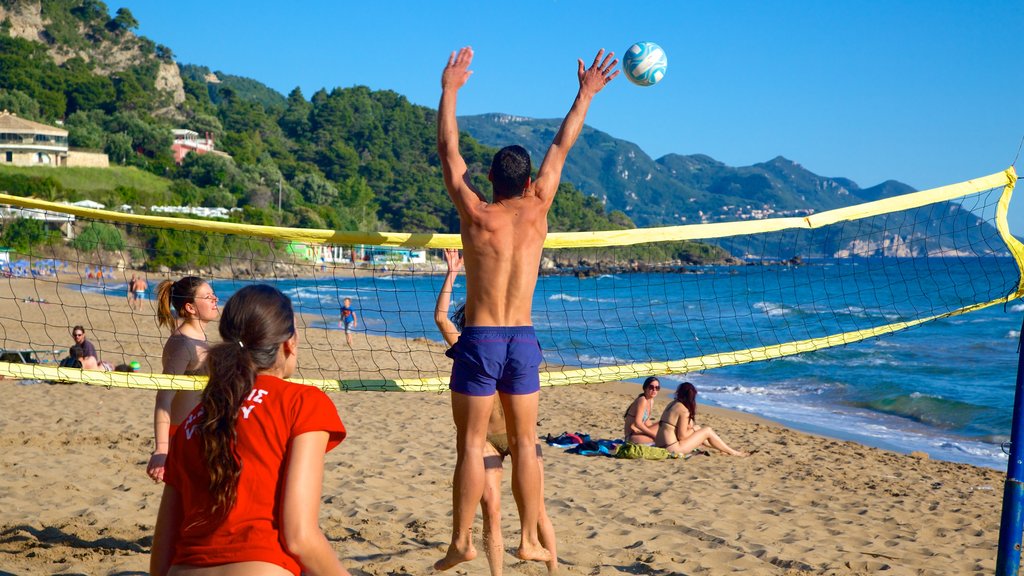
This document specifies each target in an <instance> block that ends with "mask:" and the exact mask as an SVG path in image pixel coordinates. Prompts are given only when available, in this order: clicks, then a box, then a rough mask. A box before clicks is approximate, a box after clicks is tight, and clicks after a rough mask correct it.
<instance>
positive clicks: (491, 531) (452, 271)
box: [434, 248, 558, 576]
mask: <svg viewBox="0 0 1024 576" xmlns="http://www.w3.org/2000/svg"><path fill="white" fill-rule="evenodd" d="M444 259H445V262H446V263H447V264H448V273H447V274H446V275H445V277H444V282H443V283H442V284H441V290H440V291H439V292H438V293H437V304H435V305H434V323H435V324H437V329H438V330H440V332H441V336H442V337H443V338H444V341H445V343H446V344H448V347H449V348H451V347H452V346H455V343H456V342H458V340H459V335H460V333H461V332H462V329H463V328H464V327H465V319H466V317H465V315H464V314H463V312H464V311H465V306H464V305H461V306H457V307H456V308H455V312H454V313H453V314H452V315H451V317H450V318H449V316H448V308H449V306H450V300H451V294H452V286H453V285H454V284H455V278H456V277H457V276H458V275H459V270H461V269H462V256H461V255H459V251H458V250H457V249H455V248H445V249H444ZM536 446H537V471H538V474H539V476H540V489H541V494H543V493H544V459H543V456H542V455H541V447H540V442H539V441H538V442H537V443H536ZM511 453H512V452H511V450H510V448H509V442H508V433H507V432H506V426H505V412H504V411H503V410H502V409H501V403H500V402H495V403H494V407H493V408H492V410H491V417H490V419H489V420H488V422H487V444H485V445H484V493H483V496H482V497H481V498H480V509H481V510H482V511H483V517H484V554H485V555H486V556H487V565H488V567H489V568H490V570H491V576H501V575H502V573H503V572H504V554H505V542H504V538H503V537H502V534H501V477H502V473H503V472H504V462H505V457H506V456H509V455H511ZM539 520H540V524H539V525H538V526H537V532H538V537H539V538H540V543H541V545H542V546H543V547H544V548H545V549H547V550H548V551H549V552H550V553H551V558H550V559H549V560H548V561H547V562H545V564H546V565H547V568H548V574H554V573H556V572H557V571H558V551H557V547H556V544H555V528H554V526H553V525H552V524H551V518H549V517H548V512H547V507H546V506H544V499H543V498H541V500H540V515H539Z"/></svg>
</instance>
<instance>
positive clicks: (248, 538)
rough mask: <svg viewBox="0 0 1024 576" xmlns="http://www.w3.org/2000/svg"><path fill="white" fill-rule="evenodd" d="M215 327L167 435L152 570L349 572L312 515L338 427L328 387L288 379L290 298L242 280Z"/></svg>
mask: <svg viewBox="0 0 1024 576" xmlns="http://www.w3.org/2000/svg"><path fill="white" fill-rule="evenodd" d="M219 331H220V336H221V338H222V340H223V341H222V342H221V343H220V344H217V345H215V346H213V347H211V348H210V350H209V353H208V362H209V373H210V380H209V383H208V384H207V386H206V389H205V390H204V391H203V395H202V402H201V404H200V405H199V406H197V407H196V408H195V409H194V410H192V412H191V413H190V414H189V415H188V418H187V419H186V420H185V421H184V423H183V424H182V426H183V427H184V428H185V429H184V430H182V431H181V432H182V433H180V434H176V435H175V436H174V438H173V440H172V446H171V451H170V453H169V455H168V459H167V472H166V483H165V484H164V491H163V496H162V498H161V500H160V512H159V513H158V515H157V522H156V529H155V531H154V534H153V546H152V553H151V555H150V561H149V568H150V573H151V574H154V575H156V576H165V575H166V574H168V573H173V574H175V576H232V575H237V574H263V575H269V574H274V575H280V574H289V573H290V574H295V575H296V576H299V575H300V574H308V575H317V576H325V575H326V576H347V575H348V574H349V572H348V571H347V570H345V568H344V567H343V566H342V565H341V562H340V561H339V560H338V557H337V555H336V553H335V552H334V548H333V547H332V546H331V543H330V542H328V540H327V538H326V537H324V534H323V532H322V531H321V530H320V523H319V516H320V496H321V494H322V491H323V474H324V454H325V453H326V452H329V451H330V450H332V449H333V448H334V447H336V446H337V445H338V444H340V443H341V441H342V440H344V438H345V435H346V432H345V426H344V425H343V424H342V422H341V418H339V417H338V410H337V408H335V406H334V403H333V402H332V401H331V399H330V398H328V397H327V394H325V393H324V392H323V391H321V390H319V389H317V388H313V387H311V386H305V385H303V384H294V383H291V382H287V381H286V380H285V379H286V378H288V377H290V376H291V375H292V374H294V373H295V369H296V366H297V364H298V351H299V345H298V334H297V333H296V331H295V312H294V309H293V308H292V303H291V301H290V300H289V299H288V297H287V296H285V295H284V294H282V293H281V291H280V290H278V289H277V288H274V287H273V286H269V285H267V284H256V285H253V286H246V287H245V288H242V289H241V290H239V291H238V292H236V293H235V294H234V296H232V297H231V300H229V301H228V303H227V306H225V307H224V316H223V318H222V319H221V321H220V325H219ZM172 568H173V569H172Z"/></svg>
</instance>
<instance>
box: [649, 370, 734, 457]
mask: <svg viewBox="0 0 1024 576" xmlns="http://www.w3.org/2000/svg"><path fill="white" fill-rule="evenodd" d="M659 422H660V423H661V426H660V427H659V428H658V434H657V438H656V442H655V446H658V447H659V448H665V449H667V450H668V451H669V452H671V453H673V454H689V453H690V452H692V451H694V450H695V449H697V448H699V447H701V446H702V445H704V446H709V447H711V448H714V449H715V450H719V451H721V452H722V453H724V454H728V455H730V456H749V455H750V453H748V452H741V451H739V450H735V449H733V448H731V447H730V446H729V445H728V444H726V443H725V441H724V440H722V439H721V438H720V437H719V436H718V434H716V433H715V431H714V430H712V429H711V427H710V426H703V427H702V426H698V425H697V387H696V386H694V385H693V384H691V383H689V382H683V383H682V384H680V385H679V388H677V389H676V395H675V398H674V399H673V400H672V402H669V404H668V406H665V411H664V412H662V413H661V419H660V420H659Z"/></svg>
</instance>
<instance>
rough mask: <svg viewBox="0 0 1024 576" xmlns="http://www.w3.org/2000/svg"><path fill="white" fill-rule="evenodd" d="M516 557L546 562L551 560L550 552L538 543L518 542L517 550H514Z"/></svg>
mask: <svg viewBox="0 0 1024 576" xmlns="http://www.w3.org/2000/svg"><path fill="white" fill-rule="evenodd" d="M516 558H519V559H520V560H532V561H537V562H547V561H549V560H551V552H549V551H548V549H547V548H545V547H543V546H541V545H540V544H535V545H532V546H531V545H529V544H527V543H526V542H522V543H520V544H519V550H517V551H516Z"/></svg>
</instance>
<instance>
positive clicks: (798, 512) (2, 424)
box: [0, 360, 1002, 576]
mask: <svg viewBox="0 0 1024 576" xmlns="http://www.w3.org/2000/svg"><path fill="white" fill-rule="evenodd" d="M300 363H301V360H300ZM0 385H2V386H7V387H8V388H7V389H6V390H5V402H4V403H3V404H0V447H2V448H3V449H2V450H0V468H2V469H3V470H4V471H5V473H4V474H3V475H2V477H0V510H2V511H3V512H0V569H2V570H5V571H8V572H11V573H17V574H21V573H33V574H35V573H54V572H68V571H71V572H77V573H87V574H119V573H136V572H144V571H145V570H146V568H147V566H148V551H149V543H150V538H151V536H152V528H153V522H154V521H155V517H156V510H157V507H158V504H159V494H160V487H159V486H158V485H156V484H154V483H153V482H151V481H150V480H149V479H148V478H147V477H146V476H145V471H144V468H145V462H146V460H147V458H148V453H149V448H150V444H151V439H150V431H149V427H150V423H149V420H150V418H151V411H152V410H151V406H152V404H151V398H152V392H150V391H141V390H131V389H105V388H100V387H93V386H82V385H48V384H34V385H25V386H21V385H13V383H11V382H9V381H8V382H0ZM635 393H636V390H635V388H634V387H633V385H632V384H631V383H612V384H594V385H588V386H577V387H559V388H553V389H546V390H545V391H544V392H542V394H541V406H540V413H539V425H538V432H539V433H540V434H541V435H542V436H543V435H544V434H547V433H550V434H552V435H557V434H559V433H561V432H563V431H577V430H578V431H581V432H585V433H588V434H591V435H592V437H593V438H603V437H617V436H618V435H619V434H621V431H622V418H621V416H622V409H623V408H624V407H625V406H627V405H628V403H629V401H630V400H631V399H632V398H633V397H634V396H635ZM330 398H331V399H332V400H333V401H334V403H335V405H336V406H337V407H338V410H339V413H340V414H341V417H342V420H343V421H344V422H345V425H346V427H347V428H348V430H349V437H348V438H347V439H346V440H345V442H343V443H342V445H341V446H340V447H339V448H338V449H336V450H334V451H332V452H330V453H328V455H327V457H326V465H325V475H324V490H323V504H322V508H321V519H320V522H321V526H322V527H323V529H324V532H325V534H326V535H327V537H328V539H329V541H330V542H331V544H332V546H333V547H334V548H335V550H336V551H337V553H338V555H339V557H341V558H342V561H343V563H344V564H345V565H346V566H347V567H348V568H349V569H350V570H352V573H353V574H355V575H360V576H366V575H375V576H376V575H380V576H383V575H404V576H413V575H419V574H425V573H427V572H426V567H427V566H429V565H430V563H432V562H433V561H434V560H437V559H438V558H440V557H441V556H442V555H443V551H444V548H445V546H446V545H447V540H448V537H449V535H450V527H451V525H450V512H451V500H450V497H451V484H450V481H451V474H452V470H453V467H454V463H455V457H454V449H453V447H454V436H455V431H454V426H453V424H452V422H451V414H450V406H449V399H448V395H447V394H396V393H393V392H363V393H359V394H355V393H345V394H340V393H333V394H330ZM659 404H660V403H659ZM55 407H57V408H55ZM384 414H386V415H387V417H388V422H387V424H386V426H387V430H388V435H389V436H390V439H388V438H382V437H381V434H380V427H381V424H382V422H381V415H384ZM739 416H741V417H734V415H733V414H732V413H730V412H726V411H723V410H720V409H716V408H713V407H707V408H706V409H705V408H704V406H702V410H701V414H700V418H699V419H700V421H701V423H702V424H704V425H709V426H712V427H713V428H714V429H715V430H716V431H717V432H718V433H719V434H720V435H721V436H722V438H723V439H724V440H725V441H726V442H728V443H729V444H730V445H731V446H733V447H735V448H737V449H741V450H750V449H757V450H758V452H757V453H755V454H754V455H753V456H751V457H749V458H733V457H728V456H723V455H718V454H714V455H711V456H692V457H690V458H689V459H687V460H664V461H645V460H620V459H615V458H607V457H601V456H595V457H584V456H578V455H573V454H569V453H566V452H564V451H563V450H560V449H556V448H553V447H549V446H545V447H544V469H545V485H546V497H545V500H546V503H547V506H548V512H549V514H550V516H551V518H552V521H553V523H554V525H555V529H556V533H557V534H558V543H559V556H560V558H561V561H562V571H563V573H564V574H568V575H573V576H583V575H591V574H606V575H609V576H610V575H612V574H620V573H623V572H630V573H644V574H663V575H668V574H694V575H697V574H709V575H710V574H722V573H727V572H742V573H750V574H758V575H772V576H805V575H809V574H835V575H848V576H855V575H856V576H862V575H866V574H873V573H877V572H881V571H885V572H886V573H889V574H896V575H910V574H922V573H926V574H951V575H952V574H968V573H971V574H975V573H977V574H983V573H991V572H992V570H993V569H994V566H995V551H996V546H997V540H998V538H997V535H998V522H999V507H1000V497H1001V490H1000V486H1001V483H1002V477H1001V475H999V474H997V473H996V472H995V471H994V470H988V469H983V468H977V467H973V466H969V465H964V464H955V463H949V462H940V461H933V460H928V459H923V458H914V457H911V456H904V455H899V454H895V453H892V452H887V451H884V450H879V449H873V448H866V447H864V446H862V445H859V444H856V443H853V442H844V441H836V440H830V439H827V438H822V437H818V436H812V435H807V434H803V433H799V432H795V431H793V430H790V429H787V428H784V427H781V426H778V425H776V424H774V423H771V422H764V421H762V420H761V419H759V418H753V417H749V415H742V414H740V415H739ZM508 476H509V474H508V462H506V472H505V477H504V479H503V482H502V501H503V511H504V515H503V520H502V527H503V532H504V534H505V538H506V547H510V546H511V545H512V544H514V542H515V541H516V540H515V538H516V534H517V533H518V521H517V517H516V513H515V506H514V504H513V501H512V495H511V485H510V480H509V478H508ZM42 486H45V487H47V489H46V490H42V491H41V490H40V487H42ZM480 526H481V524H480V520H479V518H478V519H477V524H476V528H477V545H478V546H480V542H479V528H480ZM823 542H828V544H827V545H823ZM539 570H542V568H539V567H538V566H533V565H529V564H527V563H524V562H520V561H517V560H516V559H514V558H513V557H512V556H511V555H506V556H505V573H506V574H509V575H531V576H537V575H539V574H540V573H541V572H540V571H539ZM460 573H465V574H484V573H486V561H485V560H484V559H483V557H482V555H481V557H479V558H478V559H477V560H474V561H472V562H470V563H468V564H466V565H465V566H464V568H463V569H462V571H461V572H460Z"/></svg>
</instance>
